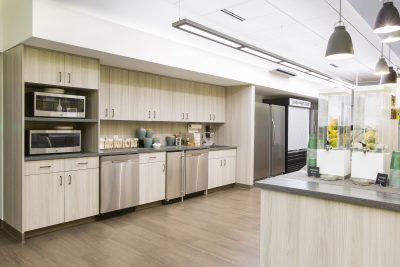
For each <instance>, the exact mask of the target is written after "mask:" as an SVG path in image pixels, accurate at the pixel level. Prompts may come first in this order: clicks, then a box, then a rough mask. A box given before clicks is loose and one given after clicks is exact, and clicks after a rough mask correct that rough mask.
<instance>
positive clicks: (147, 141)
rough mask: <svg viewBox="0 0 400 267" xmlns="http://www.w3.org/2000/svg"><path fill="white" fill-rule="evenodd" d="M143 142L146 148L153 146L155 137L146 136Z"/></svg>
mask: <svg viewBox="0 0 400 267" xmlns="http://www.w3.org/2000/svg"><path fill="white" fill-rule="evenodd" d="M143 144H144V147H145V148H151V147H152V145H153V138H149V137H145V138H144V142H143Z"/></svg>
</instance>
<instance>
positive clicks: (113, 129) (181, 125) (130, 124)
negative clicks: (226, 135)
mask: <svg viewBox="0 0 400 267" xmlns="http://www.w3.org/2000/svg"><path fill="white" fill-rule="evenodd" d="M188 124H189V123H186V122H155V121H101V124H100V137H102V138H113V136H114V135H118V137H119V138H123V139H124V138H134V137H136V130H137V129H138V128H141V127H142V128H145V129H147V128H151V129H152V130H153V132H154V135H153V137H156V138H160V142H161V145H163V146H165V145H166V140H165V137H167V136H169V135H174V134H176V133H186V132H187V130H188ZM205 125H206V124H203V129H202V131H204V130H205ZM214 129H215V130H216V128H214ZM215 143H217V144H218V140H215Z"/></svg>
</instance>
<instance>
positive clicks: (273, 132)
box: [272, 119, 275, 144]
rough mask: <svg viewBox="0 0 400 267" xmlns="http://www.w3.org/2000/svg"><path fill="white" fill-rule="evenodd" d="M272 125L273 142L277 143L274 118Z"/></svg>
mask: <svg viewBox="0 0 400 267" xmlns="http://www.w3.org/2000/svg"><path fill="white" fill-rule="evenodd" d="M272 127H273V129H272V144H274V143H275V121H274V119H272Z"/></svg>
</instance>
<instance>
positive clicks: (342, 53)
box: [325, 0, 354, 59]
mask: <svg viewBox="0 0 400 267" xmlns="http://www.w3.org/2000/svg"><path fill="white" fill-rule="evenodd" d="M353 56H354V49H353V41H352V40H351V36H350V34H349V33H348V32H347V31H346V27H345V26H344V25H343V23H342V0H340V1H339V22H338V24H337V26H336V27H335V30H334V31H333V33H332V34H331V37H329V40H328V45H327V47H326V52H325V58H326V59H345V58H351V57H353Z"/></svg>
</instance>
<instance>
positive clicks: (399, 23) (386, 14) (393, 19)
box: [374, 2, 400, 33]
mask: <svg viewBox="0 0 400 267" xmlns="http://www.w3.org/2000/svg"><path fill="white" fill-rule="evenodd" d="M398 30H400V15H399V11H398V10H397V8H396V7H395V6H394V5H393V2H385V3H383V6H382V8H381V10H379V13H378V15H377V16H376V20H375V26H374V32H375V33H389V32H394V31H398Z"/></svg>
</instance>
